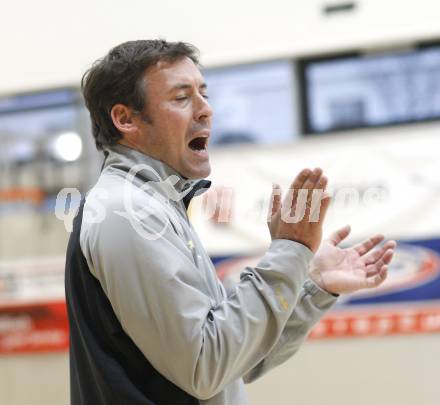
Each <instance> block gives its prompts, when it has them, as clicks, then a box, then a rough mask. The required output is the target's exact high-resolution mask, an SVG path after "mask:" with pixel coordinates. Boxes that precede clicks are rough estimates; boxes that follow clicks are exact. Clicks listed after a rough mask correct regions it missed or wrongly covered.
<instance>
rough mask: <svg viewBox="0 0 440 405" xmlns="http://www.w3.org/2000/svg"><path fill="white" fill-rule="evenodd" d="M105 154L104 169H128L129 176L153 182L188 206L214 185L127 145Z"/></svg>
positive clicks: (110, 149)
mask: <svg viewBox="0 0 440 405" xmlns="http://www.w3.org/2000/svg"><path fill="white" fill-rule="evenodd" d="M104 153H105V155H106V158H105V161H104V163H103V170H105V169H107V168H109V167H113V168H116V169H120V170H123V171H125V172H126V173H127V176H128V179H129V178H131V179H132V180H135V179H136V180H137V181H141V182H142V183H147V182H152V183H151V185H152V186H153V187H154V188H155V189H156V190H157V191H158V192H159V193H161V194H162V195H163V196H164V197H166V198H168V199H170V200H173V201H179V200H182V201H183V203H184V205H185V208H188V205H189V203H190V201H191V199H192V198H193V197H194V196H197V195H200V194H202V193H204V192H205V191H207V190H208V188H209V187H210V186H211V182H210V181H209V180H204V179H200V180H190V179H187V178H185V177H183V176H182V175H181V174H180V173H178V172H177V171H176V170H174V169H173V168H172V167H170V166H169V165H167V164H166V163H164V162H162V161H160V160H157V159H154V158H153V157H151V156H148V155H145V154H144V153H142V152H139V151H137V150H135V149H132V148H129V147H127V146H124V145H120V144H116V145H112V146H111V147H106V148H105V151H104Z"/></svg>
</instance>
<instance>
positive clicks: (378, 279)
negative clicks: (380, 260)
mask: <svg viewBox="0 0 440 405" xmlns="http://www.w3.org/2000/svg"><path fill="white" fill-rule="evenodd" d="M387 275H388V266H382V268H381V269H380V270H379V272H378V274H376V275H375V276H373V277H369V278H366V279H365V287H366V288H374V287H377V286H379V285H380V284H382V283H383V282H384V281H385V279H386V278H387Z"/></svg>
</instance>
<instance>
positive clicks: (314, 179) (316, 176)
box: [302, 167, 322, 190]
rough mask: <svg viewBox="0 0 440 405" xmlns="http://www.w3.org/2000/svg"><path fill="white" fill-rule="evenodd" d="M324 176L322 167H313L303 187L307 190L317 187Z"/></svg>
mask: <svg viewBox="0 0 440 405" xmlns="http://www.w3.org/2000/svg"><path fill="white" fill-rule="evenodd" d="M321 176H322V169H321V168H319V167H317V168H315V169H313V171H312V172H311V174H310V176H308V177H307V179H306V181H305V182H304V184H303V186H302V188H303V189H306V190H311V189H313V188H315V185H316V184H317V183H318V182H319V180H320V179H321Z"/></svg>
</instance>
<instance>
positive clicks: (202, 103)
mask: <svg viewBox="0 0 440 405" xmlns="http://www.w3.org/2000/svg"><path fill="white" fill-rule="evenodd" d="M198 99H199V102H198V104H197V108H196V110H195V117H194V118H195V120H196V121H203V120H206V119H209V118H211V116H212V112H213V111H212V107H211V104H209V102H208V100H207V99H206V98H205V97H203V96H202V95H201V94H199V96H198Z"/></svg>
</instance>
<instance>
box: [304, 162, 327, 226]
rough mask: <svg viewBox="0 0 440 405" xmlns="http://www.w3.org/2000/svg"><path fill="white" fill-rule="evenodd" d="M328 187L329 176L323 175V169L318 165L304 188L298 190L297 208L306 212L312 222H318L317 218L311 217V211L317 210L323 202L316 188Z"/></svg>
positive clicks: (305, 216)
mask: <svg viewBox="0 0 440 405" xmlns="http://www.w3.org/2000/svg"><path fill="white" fill-rule="evenodd" d="M326 187H327V177H325V176H323V175H322V169H320V168H319V167H317V168H316V169H314V170H313V171H312V173H311V175H310V176H309V177H308V178H307V179H306V181H305V182H304V184H303V186H302V189H301V190H299V191H298V193H299V194H298V197H297V202H296V206H297V207H296V209H299V210H300V212H304V218H309V220H310V222H316V220H317V218H316V217H315V218H313V219H312V218H311V212H313V211H315V214H316V211H317V207H318V206H319V205H320V203H321V197H322V191H321V195H319V192H318V194H317V191H315V190H324V189H325V188H326Z"/></svg>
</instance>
